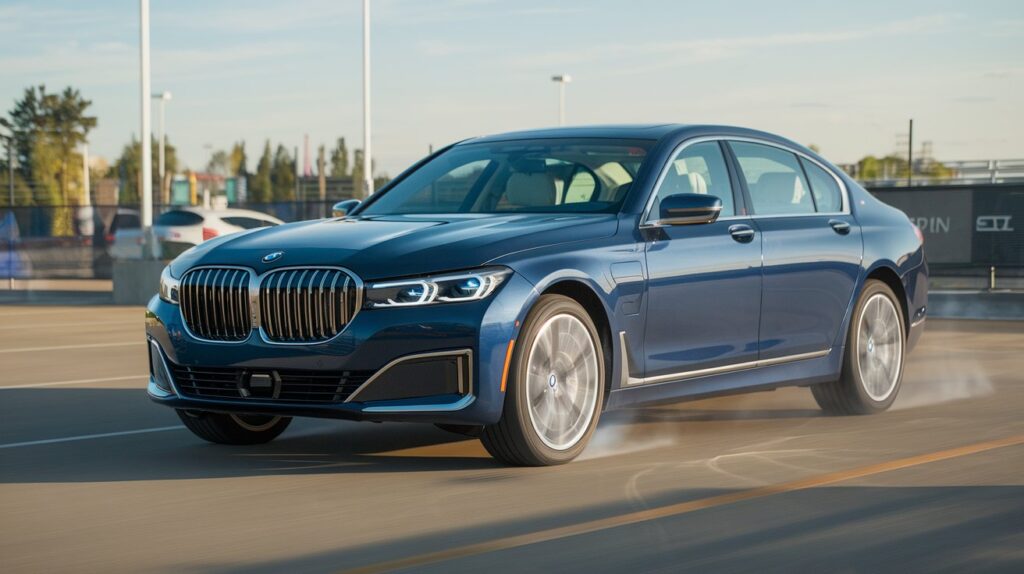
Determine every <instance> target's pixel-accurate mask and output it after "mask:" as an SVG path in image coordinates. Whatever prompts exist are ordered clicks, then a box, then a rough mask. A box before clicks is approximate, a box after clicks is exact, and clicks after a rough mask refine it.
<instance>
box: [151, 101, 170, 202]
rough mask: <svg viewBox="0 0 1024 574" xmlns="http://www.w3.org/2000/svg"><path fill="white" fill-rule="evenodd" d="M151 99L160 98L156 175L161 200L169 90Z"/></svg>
mask: <svg viewBox="0 0 1024 574" xmlns="http://www.w3.org/2000/svg"><path fill="white" fill-rule="evenodd" d="M153 99H154V100H160V124H159V126H157V129H158V134H159V138H160V139H159V140H157V141H158V143H157V145H158V146H159V149H160V160H159V161H160V163H159V166H158V169H157V175H159V176H160V200H161V201H163V197H164V173H165V168H164V166H165V165H166V163H165V162H166V159H165V155H164V140H166V139H167V136H166V135H165V134H166V132H164V108H165V107H166V106H167V102H169V101H171V93H170V92H163V93H161V94H153Z"/></svg>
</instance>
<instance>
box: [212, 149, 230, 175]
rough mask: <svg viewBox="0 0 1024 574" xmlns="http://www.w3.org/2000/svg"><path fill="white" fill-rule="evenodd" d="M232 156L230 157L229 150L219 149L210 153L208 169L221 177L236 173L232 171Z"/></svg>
mask: <svg viewBox="0 0 1024 574" xmlns="http://www.w3.org/2000/svg"><path fill="white" fill-rule="evenodd" d="M230 166H231V158H230V157H228V152H226V151H224V150H222V149H219V150H217V151H215V152H213V153H212V154H210V160H209V161H207V162H206V171H207V172H208V173H212V174H215V175H219V176H221V177H228V176H229V175H234V174H232V173H231V171H230Z"/></svg>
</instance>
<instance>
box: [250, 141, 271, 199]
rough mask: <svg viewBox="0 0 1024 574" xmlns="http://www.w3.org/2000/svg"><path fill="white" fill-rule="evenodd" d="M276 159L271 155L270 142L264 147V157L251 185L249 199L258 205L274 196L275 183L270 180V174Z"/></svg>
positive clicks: (258, 165)
mask: <svg viewBox="0 0 1024 574" xmlns="http://www.w3.org/2000/svg"><path fill="white" fill-rule="evenodd" d="M273 161H274V158H273V156H271V154H270V140H267V142H266V143H265V144H264V145H263V155H262V156H261V157H260V161H259V163H258V164H257V165H256V173H255V174H254V175H253V176H252V178H251V181H250V183H249V198H250V199H251V200H252V201H254V202H257V203H267V202H269V201H270V199H271V197H272V194H273V182H271V180H270V172H271V168H272V165H273Z"/></svg>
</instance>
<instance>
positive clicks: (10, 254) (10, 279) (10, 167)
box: [4, 124, 17, 291]
mask: <svg viewBox="0 0 1024 574" xmlns="http://www.w3.org/2000/svg"><path fill="white" fill-rule="evenodd" d="M4 125H5V126H6V125H8V124H4ZM4 139H5V140H7V208H8V213H10V214H11V220H10V229H8V230H7V234H8V236H7V290H8V291H14V225H15V222H16V221H17V220H16V219H15V217H14V153H13V151H12V150H13V148H14V138H13V137H11V136H4Z"/></svg>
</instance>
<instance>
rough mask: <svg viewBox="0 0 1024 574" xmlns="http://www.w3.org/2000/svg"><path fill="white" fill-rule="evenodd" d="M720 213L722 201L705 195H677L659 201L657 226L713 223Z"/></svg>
mask: <svg viewBox="0 0 1024 574" xmlns="http://www.w3.org/2000/svg"><path fill="white" fill-rule="evenodd" d="M720 213H722V200H721V199H719V198H717V197H715V196H714V195H708V194H706V193H677V194H674V195H670V196H668V197H666V198H665V199H662V200H661V206H660V208H659V213H658V221H656V222H655V223H656V224H658V225H692V224H695V223H714V221H715V220H716V219H718V215H719V214H720Z"/></svg>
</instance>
